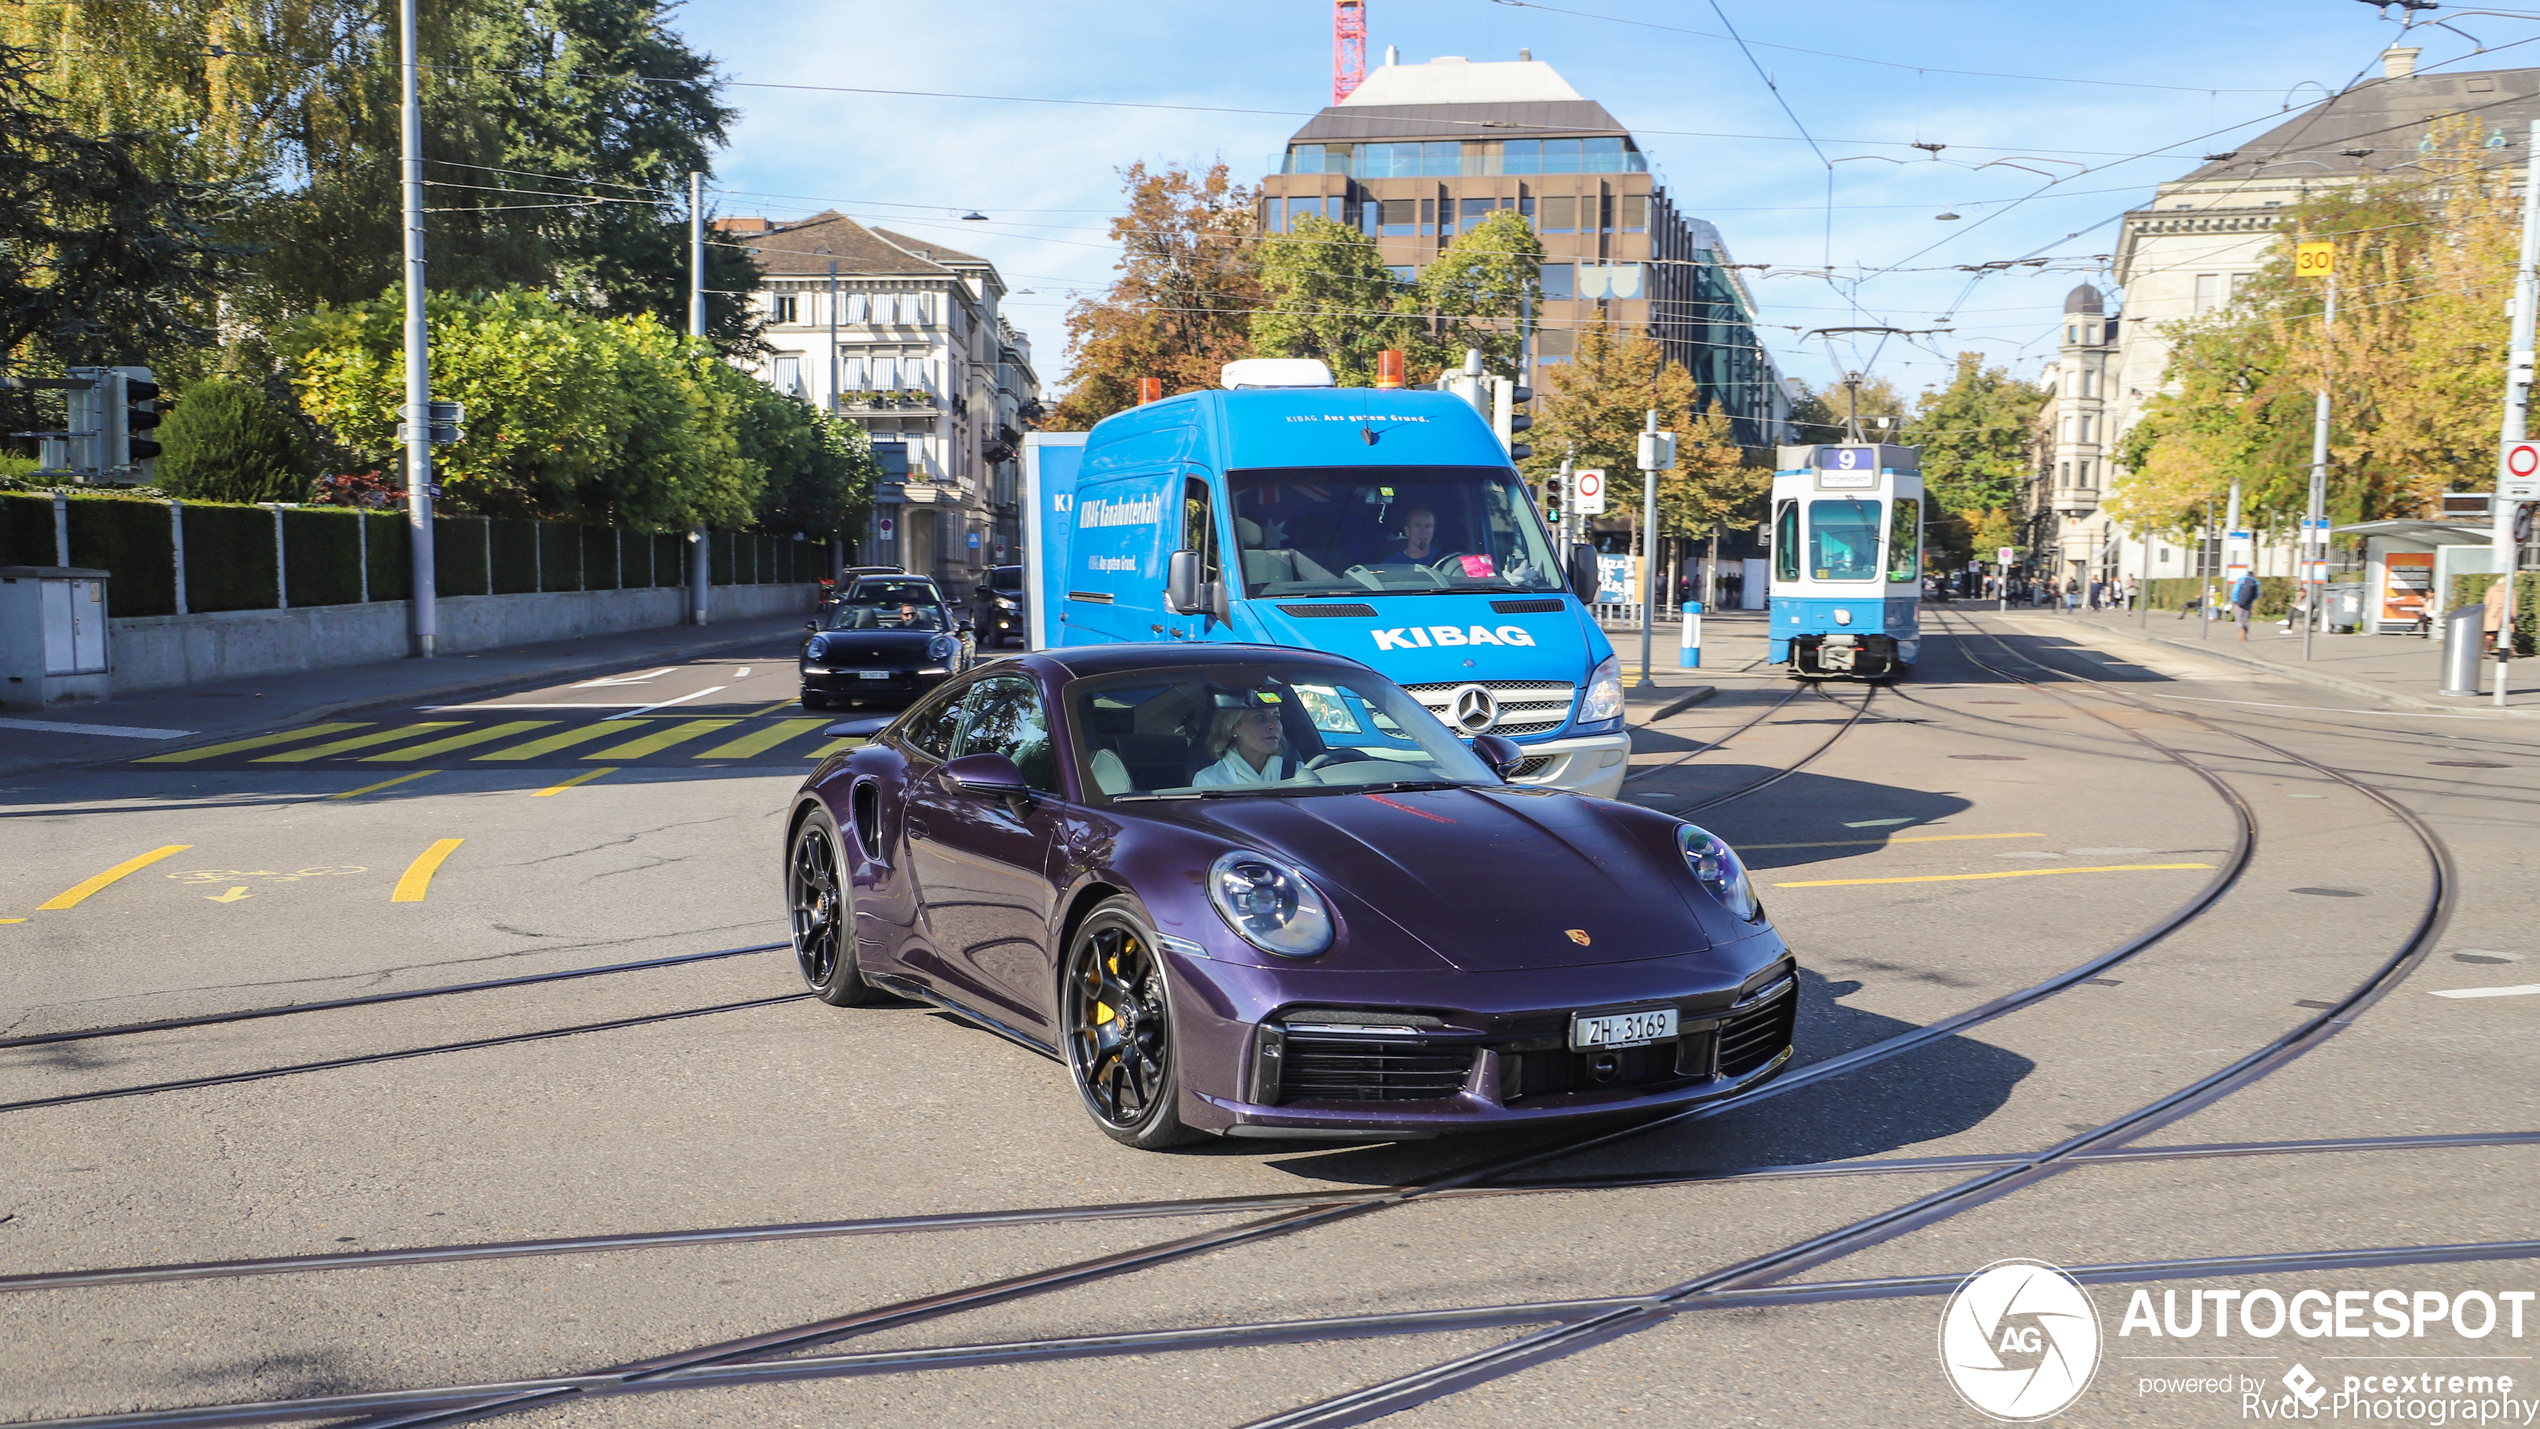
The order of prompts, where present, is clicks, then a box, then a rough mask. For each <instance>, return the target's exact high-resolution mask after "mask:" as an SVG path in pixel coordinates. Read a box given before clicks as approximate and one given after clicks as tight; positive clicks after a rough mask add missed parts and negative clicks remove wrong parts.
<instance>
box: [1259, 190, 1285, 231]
mask: <svg viewBox="0 0 2540 1429" xmlns="http://www.w3.org/2000/svg"><path fill="white" fill-rule="evenodd" d="M1286 202H1287V200H1286V199H1283V198H1278V197H1276V196H1273V197H1270V198H1265V199H1263V200H1262V201H1261V231H1262V232H1264V233H1285V232H1287V231H1288V229H1287V223H1286V221H1285V218H1284V216H1283V215H1282V214H1281V212H1280V208H1281V206H1282V205H1284V204H1285V203H1286Z"/></svg>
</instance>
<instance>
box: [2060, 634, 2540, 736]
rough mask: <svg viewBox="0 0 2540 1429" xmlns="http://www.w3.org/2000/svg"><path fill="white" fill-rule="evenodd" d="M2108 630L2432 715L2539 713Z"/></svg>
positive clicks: (2202, 645)
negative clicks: (2440, 698)
mask: <svg viewBox="0 0 2540 1429" xmlns="http://www.w3.org/2000/svg"><path fill="white" fill-rule="evenodd" d="M2095 628H2099V629H2102V630H2105V629H2106V627H2095ZM2107 633H2109V634H2113V635H2122V636H2124V637H2125V638H2127V639H2130V640H2142V641H2148V642H2149V643H2151V644H2154V645H2167V646H2169V647H2170V648H2171V649H2173V650H2184V651H2186V652H2187V653H2189V654H2191V655H2202V656H2205V657H2206V658H2208V659H2212V660H2220V661H2222V662H2223V663H2224V664H2226V665H2237V666H2239V667H2240V668H2242V669H2244V670H2256V671H2260V672H2262V673H2264V674H2269V675H2281V676H2283V677H2284V678H2286V679H2288V680H2300V681H2302V682H2303V683H2304V684H2309V685H2317V686H2319V687H2320V688H2322V689H2327V690H2336V691H2338V692H2340V693H2342V694H2349V695H2358V696H2361V697H2363V698H2365V699H2368V700H2379V701H2381V702H2382V703H2384V704H2393V705H2399V706H2401V707H2403V708H2407V709H2412V710H2422V711H2425V712H2427V713H2432V714H2504V715H2508V716H2519V717H2523V718H2530V717H2532V716H2534V715H2540V710H2533V709H2521V708H2515V707H2513V706H2507V707H2506V708H2505V709H2503V710H2501V711H2500V710H2498V709H2496V707H2495V706H2494V705H2492V704H2486V703H2483V701H2484V699H2485V697H2484V696H2480V697H2478V699H2476V700H2473V699H2472V698H2470V697H2468V696H2463V697H2462V698H2461V700H2460V702H2459V703H2457V704H2443V703H2438V702H2437V701H2434V700H2429V699H2424V698H2421V697H2419V696H2416V695H2403V694H2400V693H2399V692H2397V691H2395V690H2391V689H2387V688H2385V687H2383V686H2380V685H2375V684H2370V683H2368V682H2366V681H2363V680H2350V679H2348V678H2346V677H2345V676H2343V675H2331V674H2328V673H2326V672H2324V671H2320V670H2304V669H2298V668H2296V667H2294V666H2290V665H2279V664H2277V663H2275V662H2274V661H2272V660H2262V659H2260V658H2258V657H2257V656H2255V655H2242V654H2239V653H2237V652H2235V651H2229V650H2215V649H2211V648H2209V647H2208V646H2207V643H2206V642H2204V641H2202V640H2173V639H2171V638H2169V637H2168V636H2165V635H2136V634H2133V633H2132V632H2130V631H2115V630H2109V631H2107Z"/></svg>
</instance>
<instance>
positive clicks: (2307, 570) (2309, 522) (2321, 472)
mask: <svg viewBox="0 0 2540 1429" xmlns="http://www.w3.org/2000/svg"><path fill="white" fill-rule="evenodd" d="M2320 337H2321V342H2320V347H2321V350H2322V352H2323V353H2324V354H2326V353H2333V352H2334V351H2335V346H2334V344H2335V343H2336V340H2337V270H2336V269H2334V268H2331V269H2329V270H2328V315H2327V317H2326V319H2325V320H2323V322H2322V323H2321V327H2320ZM2232 490H2233V491H2234V492H2235V493H2236V492H2238V491H2239V490H2240V488H2239V486H2238V485H2237V484H2234V485H2233V487H2232ZM2302 511H2303V516H2302V540H2301V544H2300V546H2299V547H2298V548H2297V549H2296V552H2295V555H2296V558H2297V559H2302V560H2303V564H2302V570H2301V577H2302V582H2301V583H2302V589H2303V591H2304V592H2305V598H2304V599H2303V601H2302V658H2303V659H2305V660H2308V659H2310V658H2311V631H2312V630H2313V629H2315V628H2317V627H2318V625H2319V623H2320V622H2319V617H2320V597H2321V594H2322V591H2323V586H2322V584H2321V582H2318V581H2314V580H2312V579H2311V572H2312V569H2313V567H2312V566H2311V564H2310V562H2309V561H2308V560H2307V559H2304V558H2307V557H2308V556H2309V554H2310V551H2311V543H2312V541H2313V539H2314V538H2316V539H2317V540H2318V542H2319V552H2320V558H2321V560H2322V561H2323V562H2325V561H2326V559H2327V557H2328V528H2327V520H2328V373H2327V371H2326V368H2325V365H2323V368H2322V371H2321V374H2320V395H2319V402H2318V404H2317V405H2316V406H2315V407H2314V408H2313V409H2312V413H2311V498H2310V500H2309V501H2308V502H2306V503H2304V505H2303V507H2302ZM2321 574H2322V575H2326V574H2327V572H2325V571H2322V572H2321Z"/></svg>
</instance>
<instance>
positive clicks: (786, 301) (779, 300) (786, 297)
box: [768, 293, 796, 324]
mask: <svg viewBox="0 0 2540 1429" xmlns="http://www.w3.org/2000/svg"><path fill="white" fill-rule="evenodd" d="M768 307H769V320H770V321H772V322H776V323H787V324H790V323H792V322H794V321H796V319H795V317H794V297H793V295H792V294H790V293H779V294H777V295H776V296H775V297H774V298H771V299H769V301H768Z"/></svg>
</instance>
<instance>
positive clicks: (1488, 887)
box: [1190, 788, 1711, 972]
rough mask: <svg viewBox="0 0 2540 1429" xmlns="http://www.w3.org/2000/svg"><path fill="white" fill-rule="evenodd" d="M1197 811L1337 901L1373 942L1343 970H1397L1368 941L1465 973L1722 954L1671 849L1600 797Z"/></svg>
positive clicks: (1334, 801)
mask: <svg viewBox="0 0 2540 1429" xmlns="http://www.w3.org/2000/svg"><path fill="white" fill-rule="evenodd" d="M1190 817H1191V818H1192V820H1193V822H1195V823H1201V824H1205V825H1207V826H1208V827H1209V828H1210V830H1211V831H1212V832H1214V833H1217V834H1218V835H1220V836H1221V837H1223V838H1225V839H1226V840H1228V841H1229V842H1232V843H1237V844H1241V845H1244V846H1246V847H1249V848H1255V849H1259V850H1260V851H1262V852H1263V853H1267V854H1271V855H1273V856H1276V857H1279V858H1283V859H1286V860H1287V861H1289V862H1291V863H1294V864H1295V865H1296V866H1297V867H1298V868H1300V869H1302V870H1304V872H1305V873H1306V874H1307V875H1309V876H1310V877H1312V878H1313V879H1314V881H1315V883H1316V884H1317V885H1318V886H1319V887H1321V888H1322V889H1323V890H1324V892H1325V893H1326V894H1328V895H1330V896H1331V897H1332V898H1333V899H1334V900H1335V901H1336V902H1338V903H1339V904H1340V905H1341V907H1340V912H1341V916H1342V919H1343V921H1344V922H1345V923H1346V924H1347V925H1348V926H1349V927H1350V929H1351V933H1350V941H1351V942H1352V943H1353V944H1357V945H1361V946H1358V947H1355V948H1354V949H1353V952H1355V953H1356V954H1358V955H1357V956H1352V957H1349V958H1347V959H1345V961H1346V962H1347V963H1349V964H1353V965H1357V966H1367V965H1368V964H1369V963H1370V962H1391V961H1393V960H1392V959H1389V958H1386V957H1385V956H1384V955H1383V953H1382V952H1381V950H1380V948H1379V947H1367V946H1364V945H1365V944H1369V943H1376V944H1379V945H1381V944H1385V943H1391V944H1395V945H1396V946H1397V947H1402V945H1404V944H1409V945H1414V946H1416V947H1418V948H1421V949H1425V950H1427V951H1428V952H1430V953H1433V954H1434V955H1435V956H1436V957H1438V958H1439V959H1441V960H1443V961H1445V962H1447V963H1448V964H1451V965H1452V966H1454V967H1456V968H1458V969H1461V970H1463V971H1465V972H1509V971H1519V970H1528V969H1546V968H1562V967H1587V966H1590V965H1593V964H1597V963H1618V962H1637V961H1640V960H1643V959H1648V958H1668V957H1679V956H1682V955H1684V954H1687V953H1700V952H1704V951H1707V950H1708V949H1709V948H1710V946H1711V938H1710V936H1709V934H1708V933H1707V932H1706V931H1705V930H1704V928H1703V926H1702V924H1701V921H1700V920H1699V918H1698V917H1697V916H1696V915H1695V912H1694V910H1693V907H1692V905H1691V903H1690V901H1689V900H1688V899H1687V897H1686V890H1687V888H1688V887H1689V886H1690V885H1689V884H1688V882H1687V875H1686V872H1685V867H1684V862H1683V859H1682V857H1681V856H1680V855H1678V854H1677V853H1676V852H1675V850H1674V848H1673V846H1672V841H1671V840H1668V839H1665V838H1664V837H1663V831H1659V830H1655V829H1654V827H1652V826H1649V820H1648V818H1647V816H1646V815H1645V814H1638V813H1637V811H1630V810H1624V809H1620V808H1616V807H1614V806H1611V805H1606V804H1603V803H1600V802H1598V801H1595V800H1589V799H1582V798H1577V797H1575V796H1571V795H1567V794H1529V793H1520V792H1516V791H1512V790H1506V789H1499V788H1462V789H1437V790H1416V791H1414V790H1405V791H1400V792H1383V793H1368V794H1321V795H1313V796H1309V797H1304V798H1276V797H1268V798H1242V799H1220V800H1210V801H1208V802H1206V803H1204V804H1200V805H1198V806H1197V807H1196V808H1194V809H1193V810H1192V811H1191V814H1190ZM1636 825H1638V827H1636ZM1574 932H1575V933H1577V934H1582V935H1584V936H1585V939H1586V941H1585V942H1582V941H1580V939H1579V938H1578V937H1574V936H1573V933H1574ZM1403 950H1404V951H1409V949H1408V948H1404V949H1403Z"/></svg>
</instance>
